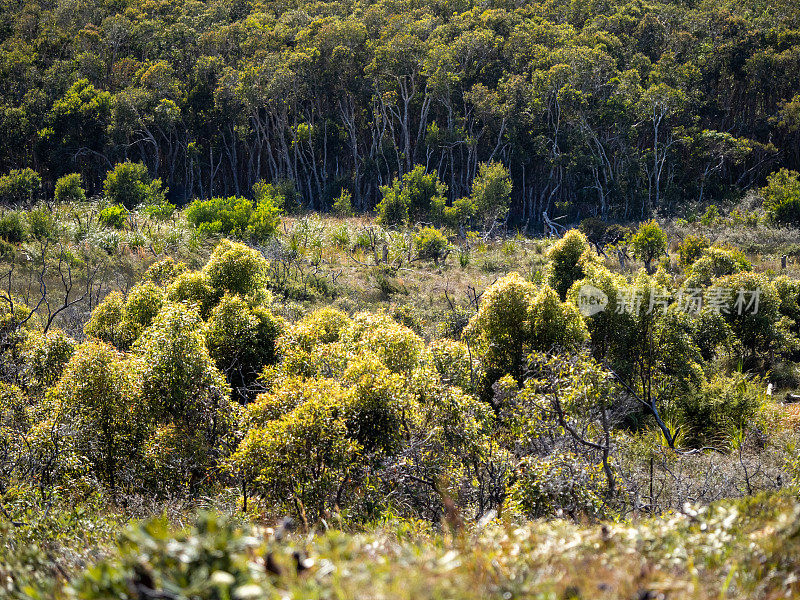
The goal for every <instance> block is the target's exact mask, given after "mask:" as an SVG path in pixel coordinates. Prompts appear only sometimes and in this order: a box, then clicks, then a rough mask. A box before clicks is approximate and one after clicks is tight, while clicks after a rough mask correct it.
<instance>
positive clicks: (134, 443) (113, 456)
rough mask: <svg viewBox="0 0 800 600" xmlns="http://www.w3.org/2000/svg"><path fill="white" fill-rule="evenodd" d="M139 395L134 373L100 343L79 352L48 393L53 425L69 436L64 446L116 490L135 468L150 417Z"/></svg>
mask: <svg viewBox="0 0 800 600" xmlns="http://www.w3.org/2000/svg"><path fill="white" fill-rule="evenodd" d="M136 397H137V391H136V382H135V378H134V371H133V369H131V368H130V365H129V364H128V362H127V361H126V360H125V358H124V357H123V356H122V355H121V354H119V353H118V352H117V351H116V350H114V348H113V347H112V346H110V345H108V344H105V343H103V342H98V341H88V342H84V343H83V344H81V345H80V346H78V347H77V348H76V349H75V353H74V355H73V356H72V358H71V359H70V360H69V363H67V365H66V368H65V369H64V373H63V375H62V376H61V378H60V379H59V381H58V383H57V384H56V386H55V387H54V388H53V389H52V390H51V392H50V393H49V394H48V402H49V403H50V405H51V411H52V412H51V415H50V419H51V420H52V423H53V425H52V427H58V428H60V433H61V434H62V435H63V434H64V433H66V434H67V435H65V436H64V439H62V440H61V441H60V443H61V444H63V445H65V446H66V448H67V449H68V450H69V451H71V452H73V453H75V454H77V455H78V456H80V457H85V458H86V459H87V460H89V462H90V463H91V470H92V472H93V473H94V475H95V476H96V477H97V478H98V479H99V480H100V481H102V482H103V483H106V484H108V485H110V486H111V488H112V489H113V488H115V487H116V486H117V485H118V484H119V483H121V481H120V476H121V471H122V470H124V469H129V468H131V467H134V466H135V463H134V462H133V461H134V460H135V459H136V458H137V450H138V449H139V448H140V447H141V430H142V428H143V427H144V426H145V424H146V415H145V414H143V413H142V411H141V409H140V407H139V406H138V405H137V403H136V401H135V399H136ZM65 430H66V431H65ZM62 459H63V457H62Z"/></svg>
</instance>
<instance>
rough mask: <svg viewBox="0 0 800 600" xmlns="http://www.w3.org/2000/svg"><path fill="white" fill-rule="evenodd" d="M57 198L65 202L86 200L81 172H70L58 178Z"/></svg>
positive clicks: (58, 200)
mask: <svg viewBox="0 0 800 600" xmlns="http://www.w3.org/2000/svg"><path fill="white" fill-rule="evenodd" d="M55 200H56V202H64V203H69V202H85V201H86V191H85V190H84V189H83V186H82V181H81V175H80V173H70V174H68V175H64V176H63V177H59V178H58V179H57V180H56V188H55Z"/></svg>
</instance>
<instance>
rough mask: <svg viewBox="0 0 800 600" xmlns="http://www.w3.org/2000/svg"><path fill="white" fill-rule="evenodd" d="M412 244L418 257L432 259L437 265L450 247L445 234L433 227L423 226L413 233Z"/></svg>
mask: <svg viewBox="0 0 800 600" xmlns="http://www.w3.org/2000/svg"><path fill="white" fill-rule="evenodd" d="M414 245H415V246H416V247H417V254H418V256H419V257H420V258H426V259H433V262H435V263H436V264H437V265H438V264H439V261H440V260H442V259H443V258H444V257H445V256H446V255H447V251H448V250H449V248H450V243H449V242H448V240H447V236H445V234H444V233H443V232H442V231H441V230H440V229H436V228H435V227H423V228H422V229H420V230H419V232H418V233H416V234H415V235H414Z"/></svg>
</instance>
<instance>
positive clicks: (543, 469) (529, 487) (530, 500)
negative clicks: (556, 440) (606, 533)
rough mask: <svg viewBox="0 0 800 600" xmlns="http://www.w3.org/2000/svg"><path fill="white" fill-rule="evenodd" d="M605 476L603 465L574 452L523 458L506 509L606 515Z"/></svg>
mask: <svg viewBox="0 0 800 600" xmlns="http://www.w3.org/2000/svg"><path fill="white" fill-rule="evenodd" d="M604 482H605V480H604V478H603V474H602V471H601V470H600V469H599V468H595V467H592V466H588V465H586V463H584V462H583V461H581V460H579V459H578V457H576V456H574V455H570V454H558V455H553V456H550V457H548V458H545V459H540V458H537V457H526V458H524V459H523V460H522V461H520V464H519V466H518V467H517V470H516V472H515V473H514V477H513V478H512V482H511V484H510V485H509V487H508V491H507V498H506V502H505V504H504V505H503V510H504V511H508V512H509V513H511V514H513V515H515V516H517V517H522V518H525V519H541V518H543V517H553V516H555V515H556V514H561V513H560V512H559V511H561V512H565V513H567V514H569V515H582V516H585V517H589V518H600V517H603V516H605V505H604V502H603V495H604V492H605V489H604Z"/></svg>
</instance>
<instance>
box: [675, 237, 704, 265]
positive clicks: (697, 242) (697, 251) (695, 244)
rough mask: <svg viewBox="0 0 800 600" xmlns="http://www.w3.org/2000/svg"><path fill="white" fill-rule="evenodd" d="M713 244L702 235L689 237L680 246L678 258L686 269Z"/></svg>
mask: <svg viewBox="0 0 800 600" xmlns="http://www.w3.org/2000/svg"><path fill="white" fill-rule="evenodd" d="M710 245H711V243H710V242H709V241H708V239H707V238H706V237H705V236H702V235H691V234H690V235H687V236H686V237H685V238H683V240H681V243H680V245H679V246H678V256H679V257H680V262H681V265H682V266H683V267H684V268H688V267H691V266H692V264H694V262H695V261H696V260H697V259H698V258H700V256H701V255H702V254H703V251H704V250H705V249H706V248H708V247H709V246H710Z"/></svg>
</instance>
